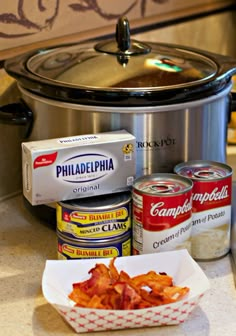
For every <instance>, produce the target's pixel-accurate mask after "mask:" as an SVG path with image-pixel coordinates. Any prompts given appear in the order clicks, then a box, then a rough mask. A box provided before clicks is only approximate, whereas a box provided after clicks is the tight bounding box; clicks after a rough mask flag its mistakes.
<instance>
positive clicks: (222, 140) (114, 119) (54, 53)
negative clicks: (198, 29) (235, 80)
mask: <svg viewBox="0 0 236 336" xmlns="http://www.w3.org/2000/svg"><path fill="white" fill-rule="evenodd" d="M4 66H5V70H6V71H7V73H8V74H9V75H11V76H13V77H14V78H15V79H16V81H17V83H18V87H19V90H20V92H21V102H19V103H17V102H16V103H15V104H12V105H8V106H2V107H1V108H0V110H1V111H0V122H2V123H3V122H5V123H12V124H25V126H26V131H27V135H26V139H24V141H26V140H28V141H31V140H41V139H48V138H56V137H65V136H72V135H79V134H89V133H98V132H104V131H110V130H118V129H126V130H127V131H129V132H130V133H132V134H134V135H135V136H136V153H137V177H138V176H141V175H145V174H151V173H154V172H170V171H172V169H173V167H174V166H175V165H176V164H177V163H179V162H181V161H185V160H195V159H197V160H200V159H203V160H213V161H219V162H225V160H226V140H227V124H228V121H229V117H230V91H231V86H232V84H231V82H232V81H231V78H232V75H233V74H234V73H236V60H234V59H232V58H231V57H227V56H222V55H216V54H213V53H209V52H206V51H202V50H198V49H193V48H188V47H184V46H179V45H173V44H167V43H149V42H140V41H136V40H132V39H130V29H129V22H128V20H127V18H124V17H122V18H120V19H119V20H118V23H117V26H116V34H115V38H114V39H111V40H104V41H100V42H99V41H96V42H95V41H90V42H86V43H77V44H71V45H62V46H57V47H53V48H48V49H40V50H36V51H32V52H30V53H26V54H23V55H19V56H16V57H14V58H11V59H8V60H7V61H6V62H5V64H4Z"/></svg>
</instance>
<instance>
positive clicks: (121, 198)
mask: <svg viewBox="0 0 236 336" xmlns="http://www.w3.org/2000/svg"><path fill="white" fill-rule="evenodd" d="M57 232H58V237H60V239H59V243H58V252H59V254H60V255H64V256H65V255H68V257H70V258H81V257H82V258H83V257H86V258H88V257H91V258H92V257H93V258H94V257H99V258H101V257H114V256H122V255H130V254H131V193H130V192H124V193H117V194H108V195H103V196H96V197H90V198H84V199H76V200H70V201H66V202H60V203H58V204H57ZM63 240H64V242H63ZM62 242H63V243H62ZM69 246H70V247H69ZM68 247H69V250H71V252H70V253H69V252H68V251H69V250H68ZM63 249H64V252H63ZM72 251H73V252H72ZM108 251H109V252H108Z"/></svg>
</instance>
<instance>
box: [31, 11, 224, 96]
mask: <svg viewBox="0 0 236 336" xmlns="http://www.w3.org/2000/svg"><path fill="white" fill-rule="evenodd" d="M26 67H27V70H28V71H29V72H31V73H32V74H34V75H36V76H38V77H39V78H42V79H46V80H50V81H52V82H54V83H57V84H61V85H71V86H73V87H75V86H78V87H80V88H81V87H84V88H91V89H102V90H108V89H109V90H110V89H114V90H120V89H127V90H129V89H132V90H134V89H137V90H139V89H142V90H143V89H144V88H148V89H155V90H162V89H165V90H166V89H168V88H171V89H173V88H174V87H176V86H178V88H179V87H183V86H184V87H185V86H189V85H196V84H199V83H201V82H204V81H207V80H209V79H211V78H212V77H213V76H215V74H216V73H217V70H218V68H217V65H216V63H214V61H212V60H211V59H209V58H208V57H206V56H204V55H202V54H199V53H198V52H194V51H193V50H188V49H184V48H180V47H174V46H173V45H166V44H156V43H142V42H138V41H135V40H131V39H130V30H129V22H128V20H127V19H126V18H124V17H122V18H120V20H118V23H117V26H116V39H113V40H108V41H103V42H100V43H95V44H94V42H92V43H90V44H89V43H88V44H77V45H72V46H65V47H61V48H55V49H51V50H48V51H45V52H41V53H38V54H36V55H34V56H32V57H31V58H29V60H28V61H27V63H26Z"/></svg>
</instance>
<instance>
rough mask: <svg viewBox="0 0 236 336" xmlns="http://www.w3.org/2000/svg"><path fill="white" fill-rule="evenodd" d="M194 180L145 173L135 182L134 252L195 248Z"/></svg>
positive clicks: (143, 252) (172, 175)
mask: <svg viewBox="0 0 236 336" xmlns="http://www.w3.org/2000/svg"><path fill="white" fill-rule="evenodd" d="M191 212H192V181H191V180H190V179H187V178H185V177H181V176H178V175H176V174H164V173H160V174H152V175H145V176H143V177H140V178H138V179H137V180H135V181H134V184H133V250H132V252H133V254H146V253H154V252H162V251H170V250H176V249H181V248H186V249H187V250H188V251H189V252H190V250H191V243H190V237H191V228H192V220H191Z"/></svg>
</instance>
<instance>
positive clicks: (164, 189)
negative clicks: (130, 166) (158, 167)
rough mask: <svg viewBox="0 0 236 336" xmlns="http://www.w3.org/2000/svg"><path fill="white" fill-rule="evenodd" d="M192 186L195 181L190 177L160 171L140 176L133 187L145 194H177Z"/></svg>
mask: <svg viewBox="0 0 236 336" xmlns="http://www.w3.org/2000/svg"><path fill="white" fill-rule="evenodd" d="M192 186H193V183H192V181H191V180H190V179H188V178H185V177H182V176H178V175H176V174H165V173H158V174H151V175H146V176H142V177H140V178H138V179H137V180H136V181H135V182H134V185H133V188H134V190H138V191H141V192H142V193H145V194H153V195H159V196H171V195H173V196H175V195H177V194H182V193H183V192H187V191H189V190H191V189H192Z"/></svg>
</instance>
